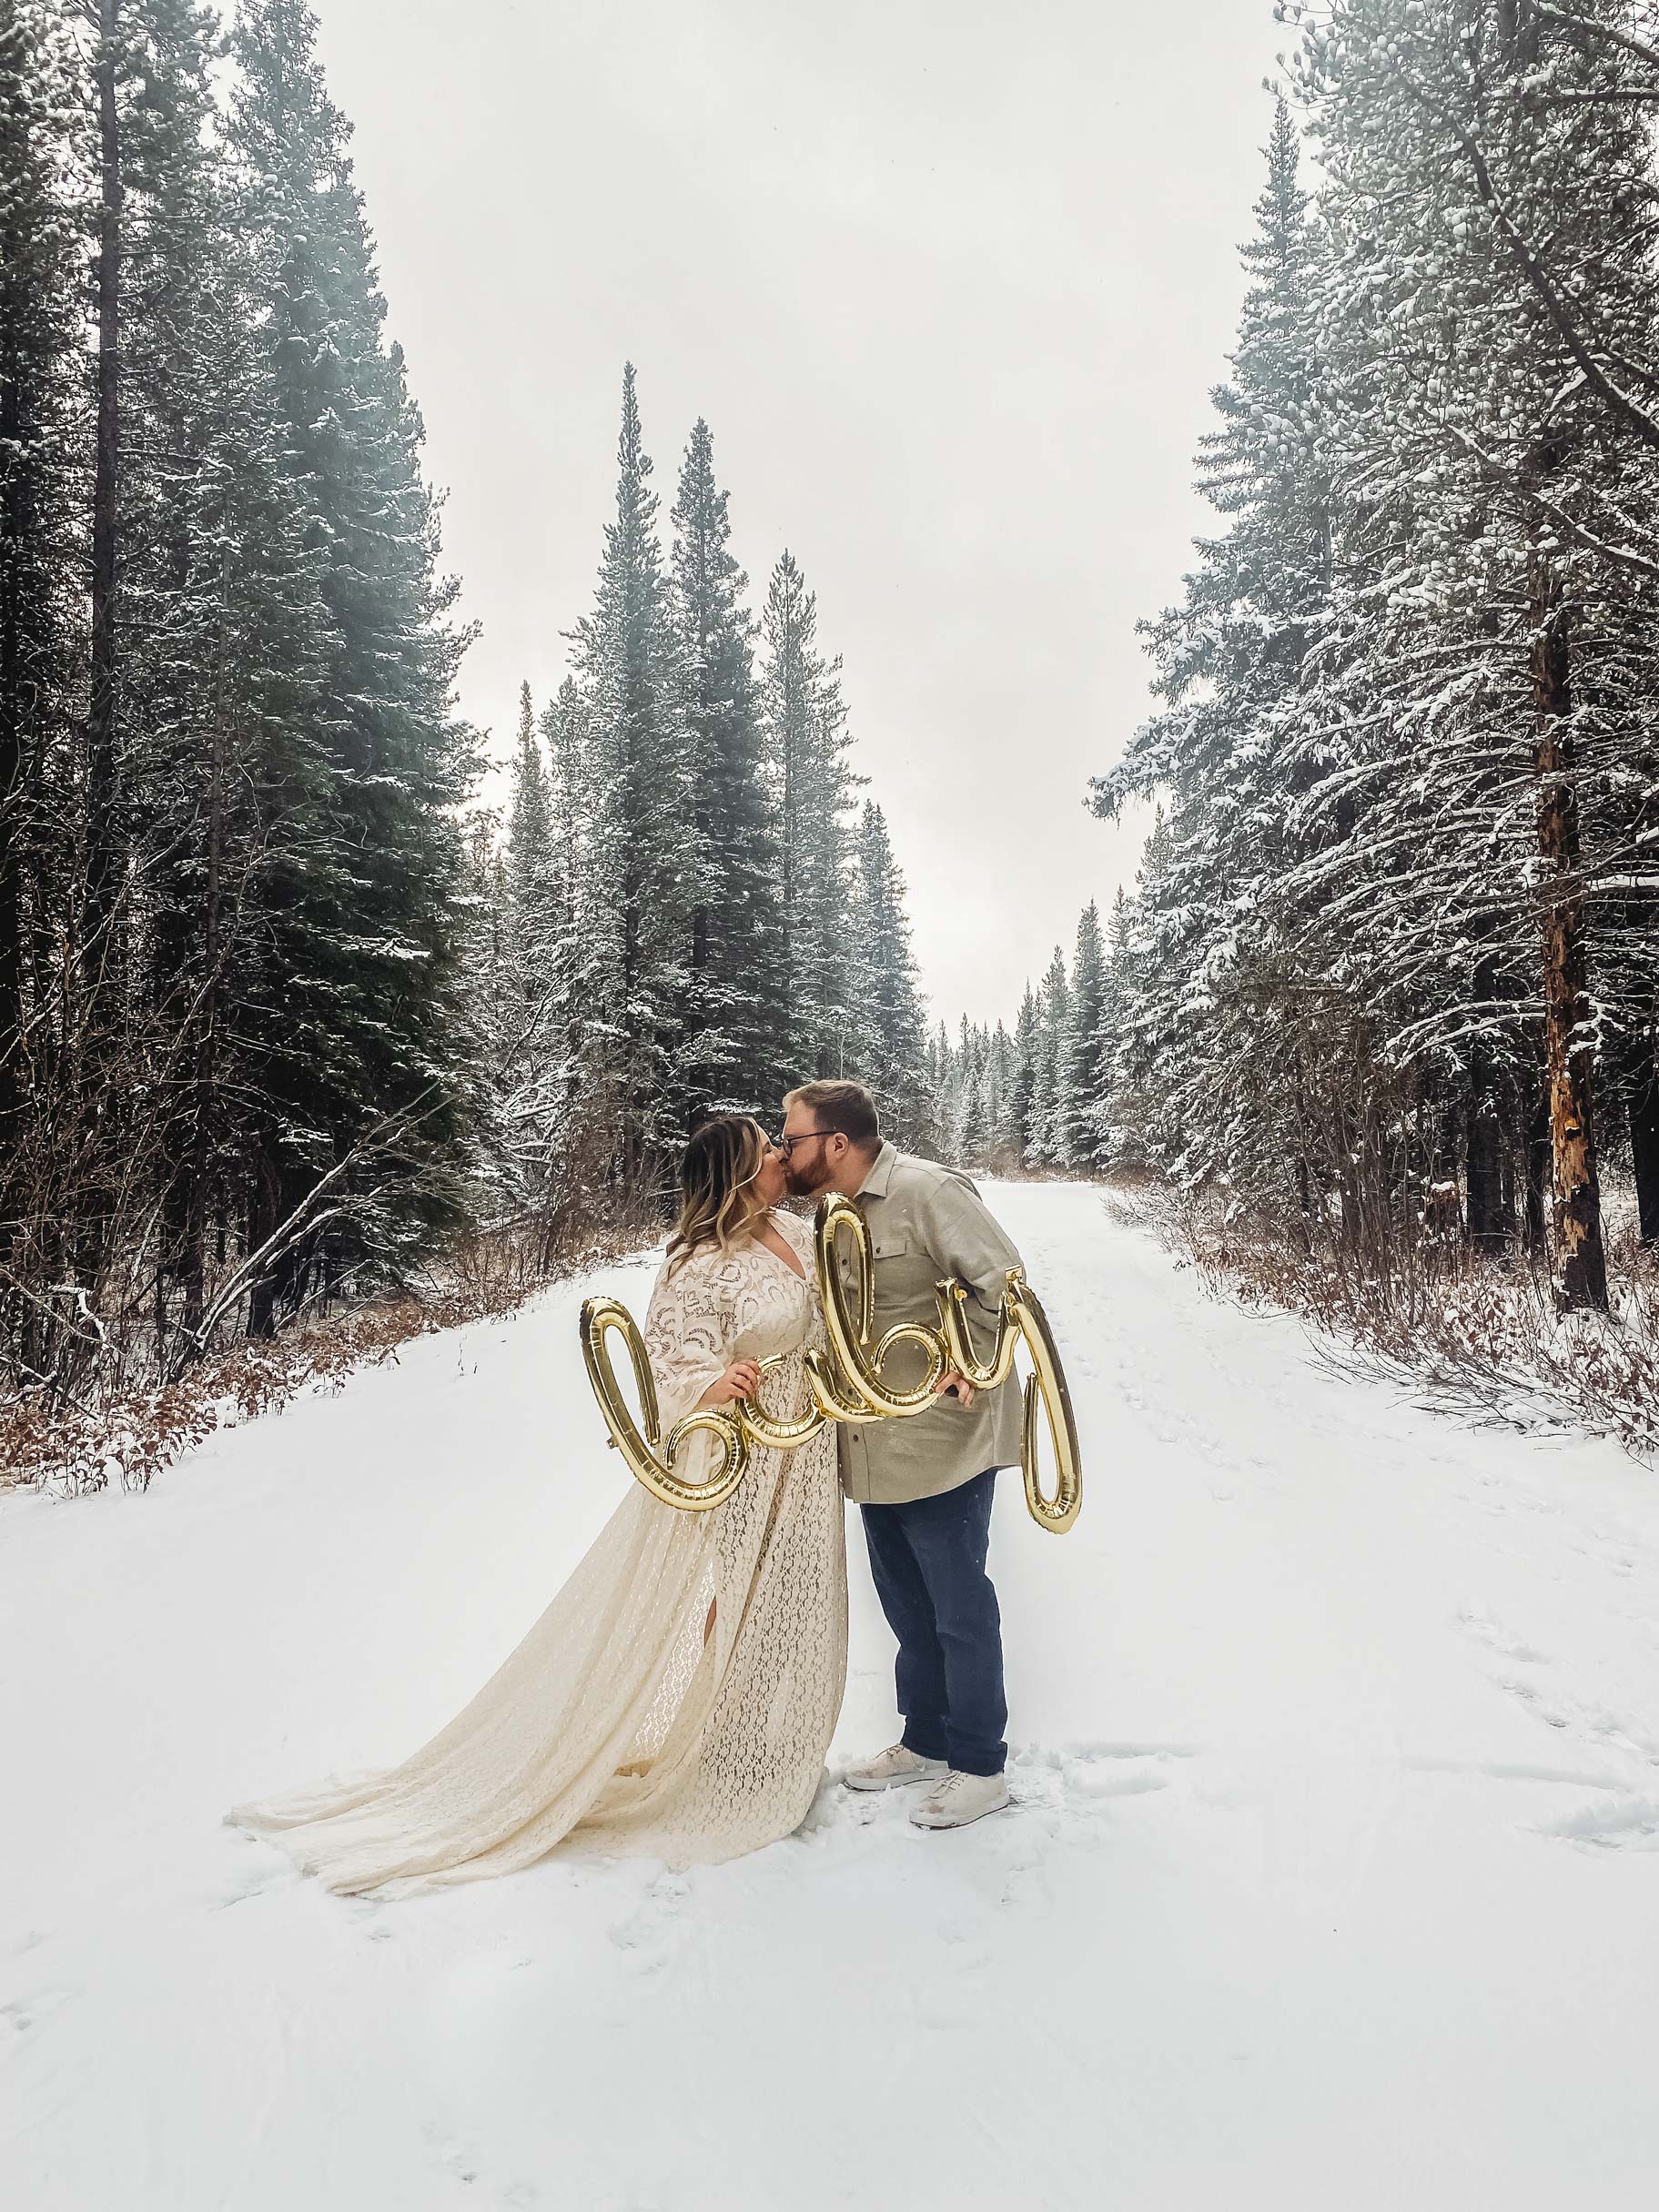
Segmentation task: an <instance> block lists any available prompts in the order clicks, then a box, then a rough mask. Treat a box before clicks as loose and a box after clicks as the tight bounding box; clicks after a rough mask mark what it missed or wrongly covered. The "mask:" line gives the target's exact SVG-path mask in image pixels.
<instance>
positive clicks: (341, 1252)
mask: <svg viewBox="0 0 1659 2212" xmlns="http://www.w3.org/2000/svg"><path fill="white" fill-rule="evenodd" d="M315 48H316V24H315V18H314V17H313V15H312V13H311V11H310V10H309V7H307V6H306V5H304V4H303V0H243V5H242V6H241V7H240V9H239V11H238V16H237V21H236V26H235V31H234V34H233V50H234V54H235V57H236V60H237V62H238V67H239V73H240V74H239V81H238V86H237V88H236V91H235V94H234V97H233V101H232V109H231V116H230V122H229V134H228V135H229V147H230V152H231V155H232V157H233V159H234V162H235V164H236V166H237V169H238V179H239V193H240V207H239V210H238V216H239V221H240V224H241V227H242V231H243V235H244V237H245V239H246V240H247V242H248V247H249V250H250V252H251V254H252V256H253V258H254V262H255V266H256V269H257V273H258V281H259V285H260V289H261V292H262V296H263V298H264V301H265V314H264V316H263V318H262V321H261V324H260V331H261V337H262V341H263V345H264V348H265V349H266V357H267V359H268V364H269V368H270V373H271V378H272V382H273V386H274V391H275V397H276V406H277V410H278V419H279V421H280V423H281V426H282V429H283V432H284V435H285V438H286V439H287V440H288V449H289V451H290V452H291V454H292V455H293V457H294V465H295V467H296V469H297V471H298V475H299V476H300V478H301V480H302V481H303V485H304V490H305V500H306V509H307V516H306V520H307V524H308V528H309V535H310V541H311V543H312V544H313V545H315V546H316V547H318V548H319V550H320V552H321V555H322V560H321V566H320V572H319V589H320V591H321V596H322V600H323V603H324V606H325V608H326V610H327V616H328V650H327V661H326V666H325V669H324V672H323V679H322V686H321V696H320V699H319V704H318V709H317V722H316V727H317V729H318V732H319V736H320V739H321V742H322V743H323V745H324V746H325V748H326V751H327V755H328V762H329V786H330V788H329V794H328V801H327V806H328V816H329V838H328V843H327V845H326V847H325V848H324V849H322V850H319V851H313V853H311V855H310V856H309V857H310V860H311V864H312V865H311V872H310V874H309V878H308V882H307V886H306V893H305V898H304V910H303V913H302V914H301V915H300V916H299V917H297V919H298V928H299V932H300V933H302V934H303V935H304V938H305V940H306V950H305V954H304V956H303V958H301V959H298V960H296V961H295V962H294V963H293V966H292V971H291V975H290V978H289V989H288V1003H287V1014H288V1029H287V1032H286V1035H285V1037H284V1039H283V1045H282V1048H281V1050H280V1052H279V1053H278V1052H273V1055H272V1060H271V1063H270V1066H269V1067H268V1090H269V1094H270V1105H271V1111H270V1114H269V1117H268V1125H267V1128H266V1132H265V1144H264V1152H265V1157H264V1160H263V1162H262V1172H261V1174H260V1176H259V1177H258V1183H257V1186H256V1189H255V1193H254V1196H253V1199H252V1203H251V1206H250V1216H251V1220H250V1229H249V1235H250V1238H251V1239H252V1240H253V1241H256V1242H257V1241H258V1240H259V1238H260V1237H261V1236H266V1235H268V1234H269V1232H270V1230H271V1229H272V1228H273V1227H275V1226H277V1225H278V1223H279V1222H280V1221H281V1220H282V1218H283V1217H284V1216H285V1214H286V1213H287V1212H288V1210H290V1209H291V1208H292V1207H293V1206H294V1205H295V1204H296V1203H298V1202H299V1201H300V1200H301V1199H302V1198H303V1197H304V1195H305V1193H306V1192H307V1191H308V1189H310V1188H314V1187H316V1186H317V1184H318V1182H319V1178H320V1177H321V1176H322V1175H323V1174H325V1173H331V1172H333V1171H334V1170H336V1169H339V1168H340V1167H342V1164H343V1163H344V1162H345V1161H346V1160H347V1158H348V1157H349V1155H351V1153H352V1151H353V1148H354V1147H356V1146H363V1145H364V1144H366V1143H367V1144H370V1145H372V1146H373V1147H374V1157H373V1161H372V1165H371V1166H370V1167H368V1168H367V1169H366V1171H365V1173H364V1174H363V1175H362V1176H361V1177H349V1178H348V1180H349V1181H352V1182H354V1183H355V1186H356V1189H357V1194H358V1198H359V1204H358V1206H357V1207H356V1209H355V1214H354V1217H353V1221H352V1225H351V1228H350V1232H349V1235H345V1234H342V1235H339V1236H331V1237H329V1239H328V1240H327V1241H326V1243H324V1244H323V1245H322V1246H321V1247H319V1249H318V1251H317V1253H316V1255H315V1257H314V1258H313V1262H312V1264H313V1266H314V1267H320V1268H322V1270H323V1273H324V1275H325V1276H326V1275H327V1273H328V1272H329V1270H330V1269H331V1268H339V1267H342V1266H348V1265H360V1264H361V1263H362V1262H363V1261H364V1260H366V1259H367V1260H368V1261H369V1263H370V1264H372V1265H376V1266H379V1267H380V1268H391V1269H395V1268H398V1267H399V1266H400V1264H401V1261H402V1255H403V1254H404V1252H405V1251H406V1250H408V1249H409V1248H410V1246H411V1243H413V1242H418V1241H419V1239H420V1237H421V1236H422V1235H423V1234H424V1233H425V1232H426V1230H427V1229H428V1228H430V1227H431V1226H433V1225H435V1224H437V1223H439V1222H440V1221H444V1220H448V1219H450V1218H452V1217H453V1207H454V1191H453V1187H452V1185H451V1183H450V1178H449V1175H448V1168H449V1166H450V1158H451V1157H452V1148H453V1146H454V1145H455V1144H456V1142H457V1140H458V1138H459V1135H460V1123H461V1116H462V1113H463V1111H464V1105H463V1100H464V1087H465V1086H464V1083H463V1081H462V1079H461V1073H460V1068H459V1066H458V1054H459V1050H460V1034H459V1029H458V1026H457V1024H456V1021H455V1015H454V1001H453V997H452V994H451V992H450V987H449V986H450V981H451V975H452V970H453V966H454V962H455V958H456V953H457V948H458V945H459V944H460V939H461V936H462V934H463V931H464V927H465V915H464V911H463V907H462V904H461V901H462V897H463V894H464V877H463V872H462V859H461V853H460V835H459V830H458V826H457V815H456V808H457V805H458V803H459V802H460V800H461V799H462V797H463V796H464V795H465V793H466V791H467V789H468V786H469V783H470V778H471V775H472V773H473V770H474V742H473V740H472V736H471V732H470V731H469V730H468V729H467V728H466V727H465V726H464V725H463V724H461V723H460V722H458V721H457V720H456V718H455V714H454V711H453V705H452V697H453V690H454V682H455V674H456V670H457V667H458V664H459V661H460V654H461V652H462V651H463V650H464V648H465V644H466V642H467V633H466V632H465V631H460V630H458V629H457V628H456V627H454V625H453V624H452V622H451V621H450V614H451V610H452V607H453V601H454V597H455V586H454V585H453V583H452V582H451V581H448V580H446V579H444V578H442V577H441V576H440V573H439V571H438V566H437V561H438V506H437V502H436V501H435V500H434V499H433V496H432V495H431V493H430V491H429V490H428V489H427V487H426V485H425V483H424V482H423V480H422V478H421V473H420V458H419V456H420V443H421V438H422V429H421V424H420V416H419V414H418V413H417V411H416V409H415V408H414V406H413V403H412V402H411V401H410V398H409V395H408V391H407V389H406V385H405V379H404V364H403V357H402V353H401V350H400V348H398V347H397V346H396V345H395V344H391V345H389V344H388V342H387V340H386V338H385V331H384V323H385V313H386V307H385V301H384V299H383V298H381V296H380V293H379V288H378V285H377V281H376V273H375V268H374V262H373V251H372V245H371V241H370V237H369V229H368V226H367V222H366V219H365V217H364V211H363V205H362V200H361V197H360V195H359V192H358V189H357V187H356V185H355V183H354V182H353V178H352V171H351V163H350V160H349V155H348V153H347V146H348V143H349V135H350V132H349V125H348V124H347V122H346V120H345V118H344V117H343V116H341V114H340V113H339V109H338V108H337V107H335V106H334V105H333V103H332V101H331V100H330V99H329V96H328V93H327V90H326V87H325V86H324V83H323V76H322V71H321V68H320V66H319V63H318V61H317V58H316V51H315ZM393 1140H395V1142H394V1141H393ZM297 1278H298V1265H297V1264H296V1266H294V1267H290V1268H288V1269H287V1270H286V1271H285V1272H284V1274H282V1275H280V1276H279V1277H278V1280H277V1281H276V1282H275V1283H274V1284H272V1285H270V1286H269V1287H268V1289H267V1291H266V1292H265V1293H264V1294H263V1295H262V1297H261V1298H260V1300H259V1301H258V1308H257V1318H258V1317H260V1316H263V1314H265V1313H267V1312H268V1308H269V1303H270V1298H271V1297H272V1296H273V1295H286V1296H288V1297H290V1298H291V1297H292V1296H294V1295H296V1294H297V1292H298V1288H300V1285H299V1283H298V1279H297Z"/></svg>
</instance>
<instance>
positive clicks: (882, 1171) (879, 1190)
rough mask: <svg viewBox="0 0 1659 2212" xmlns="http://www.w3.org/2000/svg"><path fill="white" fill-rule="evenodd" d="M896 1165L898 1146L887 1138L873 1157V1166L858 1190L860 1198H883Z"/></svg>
mask: <svg viewBox="0 0 1659 2212" xmlns="http://www.w3.org/2000/svg"><path fill="white" fill-rule="evenodd" d="M897 1165H898V1146H896V1145H895V1143H894V1142H893V1140H892V1138H891V1137H888V1138H887V1139H886V1141H885V1143H884V1144H883V1146H882V1148H881V1150H880V1151H879V1152H878V1153H877V1154H876V1156H875V1165H874V1166H873V1167H871V1169H870V1172H869V1174H868V1175H867V1176H865V1179H864V1181H863V1182H862V1183H861V1184H860V1186H859V1188H858V1196H859V1197H861V1198H885V1197H886V1195H887V1185H888V1184H889V1183H890V1182H891V1180H892V1179H893V1170H894V1168H895V1167H896V1166H897Z"/></svg>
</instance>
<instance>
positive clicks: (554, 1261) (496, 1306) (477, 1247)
mask: <svg viewBox="0 0 1659 2212" xmlns="http://www.w3.org/2000/svg"><path fill="white" fill-rule="evenodd" d="M656 1233H657V1231H656V1228H655V1227H654V1226H652V1225H651V1224H649V1223H646V1222H644V1221H641V1222H639V1223H635V1224H630V1225H628V1226H626V1227H616V1228H613V1229H612V1230H611V1231H610V1232H608V1233H607V1234H605V1235H603V1236H594V1235H592V1233H589V1234H587V1235H585V1236H582V1235H578V1234H576V1233H575V1232H574V1231H572V1232H571V1233H570V1234H568V1235H567V1236H565V1237H561V1238H560V1239H558V1240H557V1241H556V1242H554V1243H551V1244H550V1243H549V1240H548V1238H547V1237H546V1234H545V1232H544V1231H538V1232H537V1233H536V1235H535V1237H534V1238H533V1239H532V1238H531V1237H529V1236H527V1235H525V1234H522V1233H520V1232H516V1231H497V1232H492V1233H490V1234H488V1235H481V1236H476V1237H470V1238H469V1239H468V1240H467V1241H466V1243H464V1244H463V1245H461V1246H460V1247H458V1248H457V1249H456V1250H455V1251H454V1252H453V1253H451V1254H450V1256H449V1257H448V1258H447V1259H446V1261H445V1264H444V1267H443V1269H442V1271H441V1273H440V1274H435V1275H434V1276H433V1277H432V1278H430V1280H429V1281H427V1282H425V1283H422V1284H420V1285H416V1286H411V1287H410V1288H408V1289H407V1290H405V1291H404V1292H402V1293H401V1294H400V1295H399V1296H397V1297H395V1298H381V1299H377V1300H375V1301H373V1302H371V1303H368V1304H364V1305H362V1306H359V1307H358V1308H354V1309H351V1310H348V1311H341V1312H336V1313H333V1314H330V1315H329V1316H327V1317H326V1318H318V1319H313V1320H310V1321H302V1322H300V1323H298V1324H296V1325H295V1326H294V1327H293V1328H289V1329H288V1330H286V1331H285V1332H284V1333H283V1334H282V1335H280V1336H278V1337H276V1338H271V1339H268V1340H267V1341H264V1342H251V1341H248V1342H242V1343H238V1344H236V1345H234V1346H231V1347H229V1348H226V1349H224V1350H222V1351H219V1352H217V1353H215V1354H213V1355H212V1356H210V1357H209V1358H207V1359H203V1360H201V1361H200V1362H199V1363H198V1364H197V1365H196V1366H194V1367H192V1368H189V1369H187V1370H186V1372H185V1374H184V1375H183V1376H182V1377H180V1378H179V1379H178V1380H177V1381H176V1382H172V1383H168V1384H165V1385H164V1384H159V1383H154V1382H152V1383H148V1384H140V1385H137V1386H134V1387H128V1388H126V1389H116V1390H115V1391H113V1392H111V1393H110V1394H109V1396H108V1398H107V1400H106V1402H104V1403H99V1404H94V1403H89V1402H88V1401H87V1400H86V1399H84V1398H83V1399H79V1400H78V1401H72V1400H70V1399H67V1398H66V1397H65V1396H63V1395H62V1394H57V1393H53V1392H49V1391H46V1390H35V1391H25V1392H24V1393H22V1394H19V1395H15V1396H13V1397H10V1398H8V1399H3V1400H0V1486H5V1485H11V1486H14V1487H15V1486H16V1485H18V1484H23V1483H33V1484H36V1485H39V1486H40V1487H42V1488H46V1489H50V1490H55V1491H56V1492H58V1493H59V1494H61V1495H65V1496H72V1497H79V1496H84V1495H86V1493H88V1492H90V1491H93V1490H102V1489H104V1488H105V1487H106V1485H107V1484H109V1483H111V1482H118V1483H120V1484H121V1485H122V1487H123V1488H125V1489H126V1490H147V1489H148V1487H149V1485H150V1483H151V1481H152V1480H154V1478H155V1477H156V1476H157V1475H158V1474H159V1473H160V1472H161V1471H162V1470H163V1469H164V1468H167V1467H168V1466H170V1465H171V1464H172V1463H173V1461H174V1460H177V1459H179V1458H180V1457H181V1456H182V1455H183V1454H184V1453H186V1452H187V1451H190V1450H193V1449H195V1448H196V1447H197V1445H198V1444H201V1443H203V1442H204V1441H205V1440H206V1439H207V1438H208V1437H210V1436H211V1435H212V1434H213V1433H214V1432H215V1430H216V1429H221V1428H225V1427H230V1426H236V1425H238V1424H239V1423H240V1422H242V1421H245V1420H251V1419H254V1418H255V1417H256V1416H258V1415H259V1414H262V1413H268V1412H271V1411H272V1410H274V1409H276V1408H278V1407H280V1406H284V1405H286V1404H288V1401H289V1400H290V1399H294V1398H297V1397H298V1396H299V1395H300V1393H301V1392H302V1391H307V1390H321V1391H329V1390H338V1389H341V1388H342V1387H343V1385H344V1383H345V1381H346V1379H347V1377H348V1376H349V1375H350V1374H352V1373H353V1372H354V1371H355V1370H356V1369H359V1368H362V1367H379V1366H383V1365H384V1364H385V1363H386V1362H387V1361H388V1360H391V1361H393V1362H395V1361H396V1360H397V1358H398V1355H399V1352H400V1350H401V1348H402V1347H403V1346H404V1345H406V1344H408V1343H410V1341H412V1339H414V1338H417V1337H424V1336H430V1335H431V1334H433V1332H434V1331H436V1330H439V1329H443V1328H456V1327H457V1326H459V1325H460V1323H462V1322H468V1321H479V1320H486V1319H489V1318H492V1317H493V1316H495V1315H498V1314H502V1313H510V1312H512V1311H514V1310H515V1309H516V1308H519V1307H521V1306H522V1305H523V1304H524V1303H525V1301H526V1300H527V1299H528V1298H532V1297H533V1296H534V1295H535V1294H536V1292H537V1291H539V1290H541V1289H543V1288H546V1287H547V1286H548V1285H549V1284H551V1283H553V1282H558V1281H561V1280H563V1279H566V1278H569V1277H571V1276H573V1275H579V1274H582V1273H585V1272H586V1271H587V1270H588V1269H590V1268H595V1267H600V1266H602V1265H603V1264H604V1263H605V1262H607V1261H609V1260H612V1259H615V1258H620V1257H621V1256H622V1254H623V1253H625V1252H628V1251H632V1250H637V1249H638V1248H639V1247H640V1246H641V1245H642V1244H643V1243H646V1242H648V1241H649V1240H650V1239H651V1238H652V1237H654V1236H655V1234H656Z"/></svg>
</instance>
